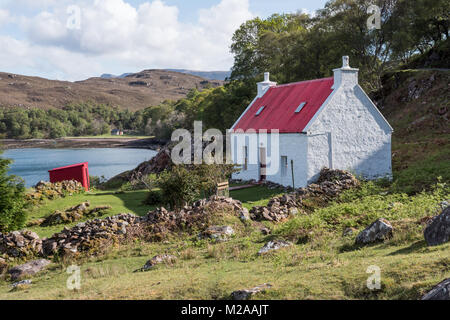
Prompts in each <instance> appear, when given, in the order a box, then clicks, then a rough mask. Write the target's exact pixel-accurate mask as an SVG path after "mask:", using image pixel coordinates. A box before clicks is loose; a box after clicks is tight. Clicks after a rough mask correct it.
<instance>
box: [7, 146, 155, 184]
mask: <svg viewBox="0 0 450 320" xmlns="http://www.w3.org/2000/svg"><path fill="white" fill-rule="evenodd" d="M156 153H157V152H156V151H154V150H149V149H131V148H88V149H40V148H27V149H10V150H5V152H4V154H3V157H4V158H9V159H12V160H14V163H13V164H12V165H11V170H10V171H9V173H10V174H14V175H17V176H20V177H22V178H23V179H24V180H25V183H26V186H27V187H31V186H33V185H35V184H36V183H38V182H39V181H41V180H45V181H48V179H49V176H48V170H51V169H53V168H57V167H63V166H67V165H70V164H74V163H80V162H88V163H89V174H90V175H91V176H105V178H107V179H109V178H112V177H113V176H115V175H117V174H119V173H122V172H124V171H127V170H131V169H134V168H135V167H136V166H137V165H139V164H140V163H142V162H144V161H148V160H150V159H151V158H153V157H154V156H155V155H156Z"/></svg>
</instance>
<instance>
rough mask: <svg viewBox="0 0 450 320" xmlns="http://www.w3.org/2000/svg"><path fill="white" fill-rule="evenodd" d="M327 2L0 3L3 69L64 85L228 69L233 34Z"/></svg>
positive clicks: (102, 0) (151, 0) (77, 0)
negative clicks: (153, 72)
mask: <svg viewBox="0 0 450 320" xmlns="http://www.w3.org/2000/svg"><path fill="white" fill-rule="evenodd" d="M325 2H326V0H295V1H294V0H0V71H3V72H11V73H18V74H25V75H33V76H40V77H45V78H50V79H59V80H71V81H73V80H81V79H86V78H89V77H92V76H99V75H100V74H102V73H112V74H121V73H125V72H137V71H141V70H143V69H151V68H184V69H194V70H205V71H212V70H229V69H230V67H231V66H232V64H233V57H232V55H231V54H230V52H229V51H230V50H229V46H230V44H231V37H232V35H233V32H234V31H235V30H236V29H237V28H238V27H239V26H240V25H241V23H243V22H245V21H246V20H248V19H251V18H253V17H256V16H260V17H267V16H269V15H270V14H272V13H282V12H286V13H288V12H297V11H300V10H302V11H306V12H309V13H313V12H314V11H315V10H316V9H319V8H322V7H323V6H324V4H325Z"/></svg>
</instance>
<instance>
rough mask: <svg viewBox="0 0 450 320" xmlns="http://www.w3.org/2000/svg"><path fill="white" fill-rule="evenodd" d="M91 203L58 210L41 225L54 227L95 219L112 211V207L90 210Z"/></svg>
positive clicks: (99, 207)
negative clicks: (87, 218) (86, 218)
mask: <svg viewBox="0 0 450 320" xmlns="http://www.w3.org/2000/svg"><path fill="white" fill-rule="evenodd" d="M89 207H90V203H89V202H83V203H80V204H79V205H76V206H74V207H71V208H69V209H67V210H65V211H60V210H57V211H55V212H54V213H52V214H51V215H49V216H48V217H46V218H45V219H44V221H43V222H42V223H41V225H42V226H54V225H58V224H65V223H71V222H75V221H78V220H80V219H82V218H83V217H89V218H95V217H100V216H102V215H104V214H105V213H106V212H105V211H107V210H110V209H111V206H98V207H95V208H92V209H89Z"/></svg>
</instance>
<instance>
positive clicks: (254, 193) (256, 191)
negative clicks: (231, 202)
mask: <svg viewBox="0 0 450 320" xmlns="http://www.w3.org/2000/svg"><path fill="white" fill-rule="evenodd" d="M281 194H283V191H282V190H280V189H268V188H266V187H263V186H257V187H252V188H248V189H240V190H234V191H230V197H232V198H233V199H237V200H240V201H241V202H242V204H243V206H244V207H245V208H247V209H251V208H252V207H254V206H265V205H267V203H268V202H269V200H270V199H271V198H273V197H276V196H279V195H281Z"/></svg>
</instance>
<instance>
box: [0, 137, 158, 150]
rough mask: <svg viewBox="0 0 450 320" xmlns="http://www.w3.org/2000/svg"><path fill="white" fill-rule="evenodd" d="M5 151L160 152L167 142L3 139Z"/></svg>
mask: <svg viewBox="0 0 450 320" xmlns="http://www.w3.org/2000/svg"><path fill="white" fill-rule="evenodd" d="M0 144H1V145H2V148H4V149H25V148H50V149H52V148H53V149H65V148H137V149H151V150H159V149H160V148H161V147H162V146H164V145H165V144H166V141H162V140H158V139H153V138H148V139H137V138H59V139H1V140H0Z"/></svg>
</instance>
